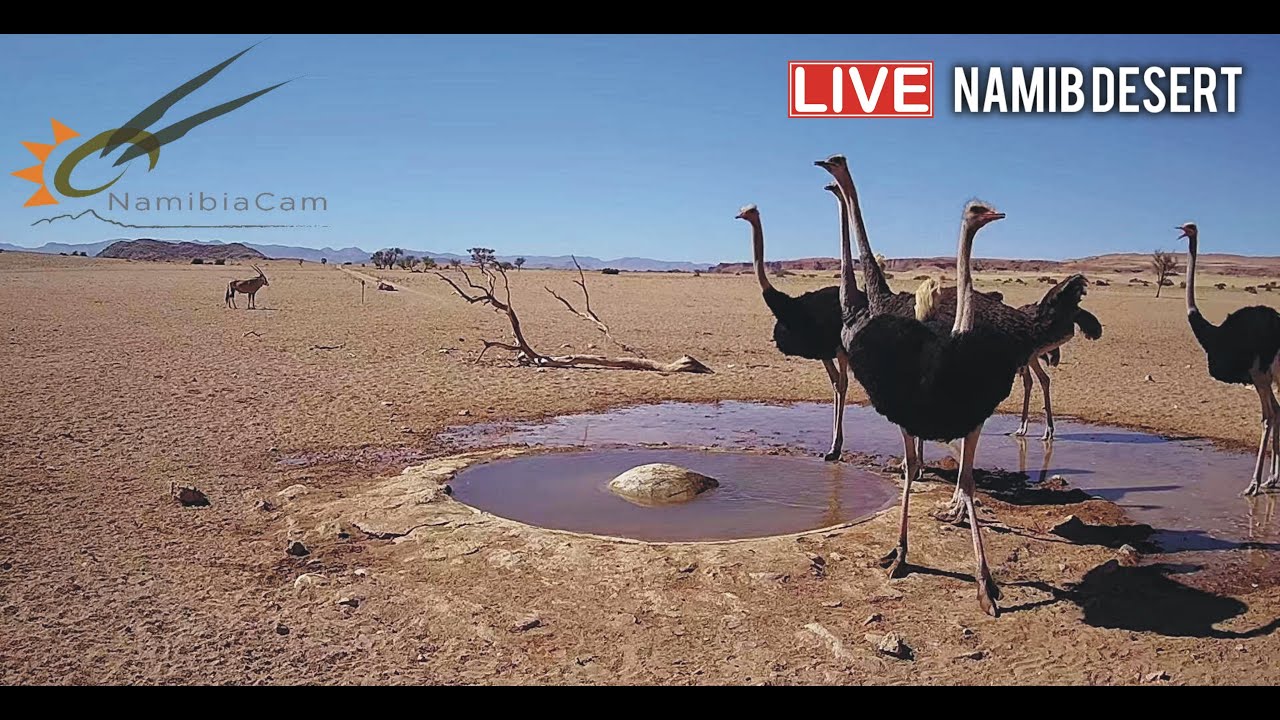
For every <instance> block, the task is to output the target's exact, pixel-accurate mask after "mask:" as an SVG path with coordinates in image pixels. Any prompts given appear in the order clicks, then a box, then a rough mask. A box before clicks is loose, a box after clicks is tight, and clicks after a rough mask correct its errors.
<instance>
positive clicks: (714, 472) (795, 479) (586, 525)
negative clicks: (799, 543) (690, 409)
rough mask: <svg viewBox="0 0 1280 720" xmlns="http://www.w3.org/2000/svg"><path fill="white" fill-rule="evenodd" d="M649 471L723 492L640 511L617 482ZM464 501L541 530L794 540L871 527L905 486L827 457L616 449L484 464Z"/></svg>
mask: <svg viewBox="0 0 1280 720" xmlns="http://www.w3.org/2000/svg"><path fill="white" fill-rule="evenodd" d="M647 463H671V464H673V465H679V466H681V467H684V468H688V469H690V470H694V471H696V472H700V473H702V474H703V475H707V476H710V477H713V478H716V480H718V481H719V482H720V486H719V487H716V488H713V489H711V490H707V491H706V492H703V493H701V494H700V495H698V496H697V497H695V498H693V499H692V500H689V501H686V502H683V503H677V504H672V505H661V506H651V507H646V506H641V505H635V504H632V503H631V502H629V501H627V500H624V499H623V498H621V497H619V496H617V495H615V494H613V493H612V492H610V491H609V490H608V488H607V485H608V482H609V481H610V480H612V479H613V478H614V477H616V476H617V475H618V474H619V473H621V472H623V471H624V470H628V469H630V468H633V467H635V466H637V465H644V464H647ZM451 485H452V486H453V492H454V497H455V498H456V499H457V500H461V501H462V502H465V503H467V504H468V505H471V506H472V507H477V508H481V509H483V510H486V511H488V512H491V513H493V514H495V515H498V516H501V517H505V518H510V519H512V520H519V521H521V522H525V523H529V524H531V525H538V526H541V527H548V528H555V529H558V530H573V531H576V532H586V533H593V534H597V535H610V536H616V537H627V538H633V539H636V540H649V541H666V542H680V541H705V540H730V539H738V538H755V537H767V536H770V535H785V534H789V533H795V532H801V531H804V530H814V529H817V528H823V527H830V526H832V525H838V524H841V523H847V522H853V521H856V520H861V519H864V518H867V517H870V516H871V515H873V514H875V513H876V512H878V511H880V510H883V509H884V508H886V507H890V506H891V505H893V504H894V503H895V501H896V499H897V497H898V488H897V486H896V485H895V484H894V483H892V482H889V481H887V480H885V479H884V478H883V477H881V476H879V475H875V474H873V473H869V472H867V471H865V470H861V469H858V468H857V467H853V466H850V465H847V464H836V463H827V462H823V461H822V459H821V458H805V457H788V456H780V455H773V456H771V455H750V454H744V453H732V452H704V451H695V450H646V449H638V448H630V449H628V448H613V449H602V450H586V451H578V452H568V453H552V454H547V455H533V456H525V457H517V458H511V459H508V460H499V461H496V462H492V463H486V464H483V465H477V466H475V467H472V468H468V469H467V470H464V471H462V472H460V473H458V475H457V477H456V478H454V480H453V481H452V482H451Z"/></svg>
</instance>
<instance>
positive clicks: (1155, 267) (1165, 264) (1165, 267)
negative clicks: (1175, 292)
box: [1151, 248, 1178, 297]
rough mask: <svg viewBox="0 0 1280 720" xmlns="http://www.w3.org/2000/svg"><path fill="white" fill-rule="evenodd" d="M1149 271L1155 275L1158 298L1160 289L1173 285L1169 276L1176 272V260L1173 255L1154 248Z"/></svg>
mask: <svg viewBox="0 0 1280 720" xmlns="http://www.w3.org/2000/svg"><path fill="white" fill-rule="evenodd" d="M1151 270H1152V271H1153V272H1154V273H1155V274H1156V297H1160V290H1161V288H1163V287H1164V286H1165V285H1166V284H1168V285H1172V284H1173V281H1172V280H1170V279H1169V276H1170V275H1172V274H1173V273H1175V272H1177V270H1178V258H1177V257H1176V256H1175V255H1174V254H1173V253H1168V252H1165V251H1164V250H1161V249H1159V248H1156V251H1155V252H1153V253H1151Z"/></svg>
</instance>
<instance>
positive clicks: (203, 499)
mask: <svg viewBox="0 0 1280 720" xmlns="http://www.w3.org/2000/svg"><path fill="white" fill-rule="evenodd" d="M174 497H175V498H177V500H178V502H179V503H180V504H181V505H182V506H183V507H208V506H209V496H208V495H205V494H204V492H202V491H201V490H200V489H199V488H194V487H191V486H189V485H184V486H182V487H179V488H178V489H177V493H176V494H175V495H174Z"/></svg>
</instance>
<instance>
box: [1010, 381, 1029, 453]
mask: <svg viewBox="0 0 1280 720" xmlns="http://www.w3.org/2000/svg"><path fill="white" fill-rule="evenodd" d="M1018 374H1019V375H1021V376H1022V424H1021V425H1019V426H1018V429H1017V430H1014V431H1013V434H1014V436H1015V437H1025V436H1026V434H1027V415H1028V414H1029V413H1030V411H1031V373H1030V372H1029V371H1028V370H1027V366H1026V365H1023V366H1022V367H1020V368H1018Z"/></svg>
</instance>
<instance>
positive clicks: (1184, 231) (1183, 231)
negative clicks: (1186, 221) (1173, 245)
mask: <svg viewBox="0 0 1280 720" xmlns="http://www.w3.org/2000/svg"><path fill="white" fill-rule="evenodd" d="M1174 230H1182V234H1181V235H1179V236H1178V239H1179V240H1181V239H1182V238H1184V237H1186V236H1187V231H1186V230H1185V229H1184V228H1182V227H1176V228H1174Z"/></svg>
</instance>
